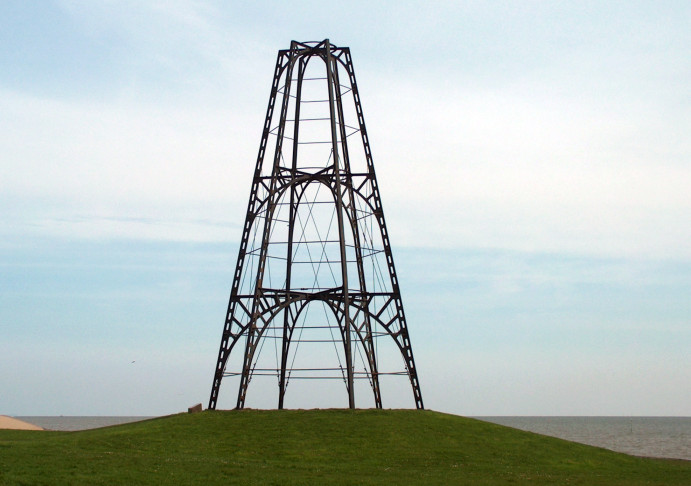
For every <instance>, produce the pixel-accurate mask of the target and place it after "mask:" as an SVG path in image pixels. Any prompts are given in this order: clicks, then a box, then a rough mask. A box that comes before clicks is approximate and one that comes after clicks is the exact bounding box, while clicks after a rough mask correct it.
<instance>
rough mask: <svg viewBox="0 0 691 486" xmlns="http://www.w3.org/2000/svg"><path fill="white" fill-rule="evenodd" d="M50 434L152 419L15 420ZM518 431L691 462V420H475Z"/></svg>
mask: <svg viewBox="0 0 691 486" xmlns="http://www.w3.org/2000/svg"><path fill="white" fill-rule="evenodd" d="M16 418H18V419H20V420H24V421H26V422H29V423H32V424H36V425H39V426H41V427H43V428H44V429H48V430H63V431H75V430H86V429H95V428H99V427H107V426H110V425H119V424H124V423H129V422H137V421H140V420H146V419H149V418H153V417H101V416H95V417H63V416H60V417H16ZM475 418H477V419H480V420H484V421H486V422H493V423H496V424H500V425H506V426H508V427H513V428H515V429H521V430H527V431H530V432H536V433H538V434H543V435H549V436H552V437H559V438H560V439H566V440H570V441H574V442H580V443H582V444H588V445H593V446H597V447H604V448H605V449H610V450H613V451H617V452H624V453H626V454H633V455H636V456H646V457H667V458H675V459H685V460H687V461H691V417H475Z"/></svg>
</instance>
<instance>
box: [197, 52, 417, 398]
mask: <svg viewBox="0 0 691 486" xmlns="http://www.w3.org/2000/svg"><path fill="white" fill-rule="evenodd" d="M312 57H319V58H320V59H321V60H322V61H323V62H324V63H325V65H326V80H327V88H328V94H329V100H328V102H329V112H330V117H329V118H330V124H331V142H330V143H331V144H332V150H331V153H332V156H333V165H330V166H329V165H327V166H326V167H324V169H323V170H322V171H320V172H319V173H316V174H315V173H310V174H307V173H304V172H301V171H300V168H299V165H298V164H297V160H298V139H299V126H300V121H301V120H300V105H301V103H302V101H301V98H300V92H299V90H300V89H301V85H302V79H303V77H304V72H305V69H306V66H307V64H308V63H309V61H310V60H311V59H312ZM296 65H297V71H298V79H297V80H295V81H296V84H297V86H298V88H297V89H298V94H297V97H296V100H297V101H296V103H295V107H294V109H295V120H294V121H295V125H294V127H293V130H294V133H293V141H294V142H293V154H292V158H291V166H290V167H287V166H282V165H281V158H282V155H283V152H282V144H283V139H284V137H285V130H286V116H287V112H288V107H289V101H290V96H291V93H292V91H291V83H292V82H293V71H294V68H295V67H296ZM339 66H341V67H343V68H344V69H345V71H346V73H347V76H348V79H349V81H350V89H349V91H346V92H345V93H348V92H351V93H352V97H353V102H354V104H355V111H356V114H357V118H358V120H357V125H358V127H359V128H358V130H359V132H360V135H361V140H362V144H363V147H364V152H365V160H366V164H367V173H366V174H353V173H352V171H351V169H350V165H349V155H348V141H347V138H348V136H349V135H348V134H346V132H345V126H346V125H345V122H344V119H343V116H344V115H343V99H342V94H344V93H342V89H341V87H342V85H341V84H340V81H339V74H338V73H339V69H338V68H339ZM282 79H284V84H283V86H279V85H280V84H281V80H282ZM345 88H346V89H347V87H345ZM281 90H282V92H281ZM279 93H280V94H281V95H282V103H281V111H280V119H279V124H278V134H274V133H272V132H273V130H272V129H271V123H272V120H273V117H274V110H275V104H276V101H277V98H278V94H279ZM351 128H352V127H351ZM270 135H275V136H276V137H277V139H276V146H275V150H274V153H273V161H272V162H273V164H272V170H271V176H270V177H268V176H263V175H262V168H263V164H264V158H265V153H266V148H267V145H268V138H269V136H270ZM339 135H340V140H339ZM350 135H352V133H351V134H350ZM358 177H363V180H362V182H360V183H359V184H358V185H355V183H354V178H358ZM315 182H317V183H322V184H324V185H326V186H327V187H328V188H329V190H330V192H331V195H332V197H333V198H334V199H335V204H336V216H337V218H338V230H339V241H340V249H341V259H340V262H341V274H342V281H341V283H342V286H341V287H337V288H335V289H331V290H330V291H329V292H327V293H323V292H319V293H312V294H305V293H297V292H293V291H291V289H290V285H291V280H290V274H291V268H292V266H291V263H288V266H287V269H286V274H287V275H286V282H285V287H286V288H285V289H284V290H282V291H281V290H275V289H268V288H265V287H264V286H263V278H264V271H265V266H266V262H267V253H268V245H269V240H270V232H271V228H272V222H273V219H274V214H275V211H276V205H277V203H278V202H279V201H281V200H282V198H283V197H284V194H285V193H286V191H288V190H289V191H290V205H289V208H290V210H289V221H290V223H289V231H288V233H289V243H288V247H287V258H286V261H288V262H292V251H291V248H292V243H293V238H294V231H295V227H294V218H295V214H296V211H297V208H298V206H299V204H301V201H302V198H303V196H304V194H305V191H306V189H307V187H309V186H310V184H312V183H315ZM260 192H262V194H261V195H260ZM357 199H359V200H360V201H364V203H365V204H366V206H367V207H368V208H369V211H367V212H366V213H367V214H366V216H363V217H368V218H370V217H371V218H373V221H376V225H375V226H377V227H379V231H378V233H379V234H380V236H381V246H382V248H381V250H380V251H382V252H383V253H384V255H385V257H386V266H387V268H388V274H389V279H390V285H391V287H390V288H391V290H392V291H391V292H385V293H379V294H377V295H378V296H382V297H386V300H385V302H384V303H383V304H380V303H378V305H374V301H375V300H374V295H375V294H373V293H371V292H368V289H367V288H366V281H365V278H364V270H363V254H362V247H361V238H360V235H359V231H360V230H359V227H358V211H360V212H361V214H362V213H363V212H362V210H361V209H358V208H357V204H356V200H357ZM344 216H345V217H344ZM259 217H263V218H264V221H263V231H262V239H261V247H260V248H259V263H258V268H257V271H256V274H255V275H254V278H253V281H254V286H253V287H250V289H253V290H251V292H252V294H251V295H239V287H240V285H241V282H240V279H241V276H242V275H243V269H244V268H245V266H246V256H247V248H248V244H249V240H250V231H251V230H252V229H253V228H255V227H257V226H256V225H257V224H259V225H261V224H262V221H256V220H257V218H259ZM346 221H347V223H348V226H349V227H350V231H351V232H352V238H353V243H354V247H355V254H356V263H357V282H358V284H357V285H358V287H357V291H351V290H350V288H349V285H348V278H349V274H348V268H347V265H346V261H347V259H346V253H345V231H346V227H347V226H346ZM257 228H258V227H257ZM254 248H255V250H256V249H257V247H254ZM255 250H253V252H254V251H255ZM378 251H379V250H378ZM371 255H372V254H370V255H368V256H371ZM315 276H316V274H315ZM281 299H283V300H281ZM314 300H320V301H322V302H324V303H326V304H327V305H328V306H329V307H330V308H331V309H332V312H333V314H334V317H335V318H336V320H337V321H338V323H339V327H340V328H341V335H342V341H343V345H344V349H345V354H346V360H347V361H348V362H347V371H348V379H347V388H348V395H349V407H351V408H352V407H354V395H353V366H352V355H351V352H350V348H351V345H350V333H351V330H352V332H354V333H355V334H356V335H357V336H358V340H359V341H360V342H361V343H362V344H363V347H364V348H365V350H366V354H367V359H368V364H369V368H370V373H371V374H372V376H373V378H374V379H373V384H372V386H373V391H374V395H375V403H376V405H377V406H378V407H381V397H380V395H379V390H378V383H377V376H378V373H377V369H376V356H375V350H374V347H373V345H372V338H371V336H372V324H374V323H376V325H379V326H381V327H382V328H383V329H384V330H385V331H386V333H387V334H388V335H390V336H391V337H392V338H393V339H394V341H395V342H396V345H397V346H398V347H399V349H400V351H401V353H402V357H403V361H404V364H405V367H406V372H407V374H408V376H409V378H410V381H411V385H412V388H413V395H414V398H415V404H416V407H417V408H423V403H422V395H421V393H420V388H419V382H418V379H417V371H416V368H415V364H414V361H413V355H412V348H411V346H410V339H409V336H408V330H407V323H406V319H405V315H404V313H403V306H402V301H401V297H400V289H399V285H398V280H397V276H396V272H395V267H394V265H393V255H392V252H391V246H390V243H389V237H388V232H387V229H386V224H385V221H384V215H383V210H382V206H381V199H380V196H379V189H378V184H377V181H376V176H375V173H374V166H373V163H372V156H371V150H370V147H369V140H368V137H367V132H366V129H365V125H364V117H363V115H362V107H361V105H360V99H359V92H358V89H357V84H356V82H355V75H354V70H353V67H352V60H351V57H350V50H349V49H348V48H339V47H336V46H333V45H331V44H330V42H329V40H328V39H325V40H324V41H321V42H305V43H301V42H296V41H293V42H291V47H290V49H287V50H281V51H279V53H278V58H277V61H276V68H275V70H274V81H273V84H272V89H271V95H270V97H269V104H268V107H267V114H266V119H265V124H264V130H263V133H262V140H261V144H260V149H259V154H258V156H257V164H256V166H255V176H254V179H253V183H252V189H251V192H250V200H249V203H248V209H247V215H246V219H245V226H244V227H243V236H242V241H241V245H240V250H239V252H238V260H237V264H236V271H235V273H234V278H233V286H232V289H231V296H230V299H229V304H228V310H227V313H226V320H225V324H224V330H223V335H222V339H221V346H220V348H219V355H218V360H217V365H216V369H215V372H214V382H213V386H212V392H211V397H210V400H209V408H212V409H213V408H216V405H217V400H218V391H219V388H220V384H221V380H222V378H223V376H224V375H225V367H226V364H227V360H228V357H229V356H230V352H231V351H232V350H233V348H234V347H235V344H236V343H237V342H238V341H239V340H240V338H241V337H242V336H247V342H246V345H245V355H244V361H243V370H242V378H241V385H240V389H239V391H238V403H237V406H238V408H242V407H244V400H245V395H246V392H247V386H248V384H249V379H250V377H251V374H252V360H253V358H254V355H255V352H256V349H257V343H259V342H260V340H261V339H262V337H263V335H264V332H265V330H266V328H267V326H268V324H269V323H270V322H271V320H272V319H273V318H275V317H276V316H277V315H278V314H279V313H280V312H281V311H282V310H284V311H285V312H284V326H283V327H284V332H283V347H282V349H283V350H282V356H283V358H282V363H281V380H280V382H281V384H280V389H281V392H280V397H279V408H282V406H283V394H284V392H285V378H286V376H285V372H286V363H285V357H286V356H287V352H288V350H289V347H290V343H291V340H292V334H293V332H294V330H295V325H296V323H297V317H298V316H299V315H300V313H301V312H302V311H303V310H304V309H305V308H306V306H307V303H309V302H311V301H314ZM293 304H297V305H298V309H297V313H296V314H295V315H293V314H292V313H291V312H290V311H289V309H290V308H291V306H292V305H293ZM372 305H374V307H373V308H370V306H372ZM387 309H388V310H390V311H391V312H392V314H393V317H392V318H391V319H390V320H388V321H387V320H386V319H382V313H383V312H384V311H386V310H387ZM351 312H354V314H352V316H353V317H352V318H351V317H350V313H351ZM358 316H359V317H358ZM356 318H358V319H361V321H358V322H359V324H357V325H356V323H355V319H356ZM291 321H292V322H291ZM258 323H261V325H259V326H258V325H257V324H258ZM375 383H376V384H375Z"/></svg>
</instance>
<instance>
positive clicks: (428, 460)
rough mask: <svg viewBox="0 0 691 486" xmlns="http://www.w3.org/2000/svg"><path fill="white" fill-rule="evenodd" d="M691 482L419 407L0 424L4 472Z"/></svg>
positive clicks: (163, 479) (651, 466) (68, 477)
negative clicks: (108, 423) (53, 428)
mask: <svg viewBox="0 0 691 486" xmlns="http://www.w3.org/2000/svg"><path fill="white" fill-rule="evenodd" d="M516 483H519V484H520V483H529V484H584V485H585V484H587V485H591V484H597V485H610V484H612V485H615V484H616V485H638V484H640V485H643V484H646V485H651V484H678V485H689V484H691V462H688V461H675V460H661V459H644V458H638V457H632V456H628V455H625V454H619V453H615V452H610V451H607V450H604V449H599V448H596V447H590V446H585V445H581V444H576V443H572V442H567V441H563V440H560V439H554V438H551V437H544V436H541V435H536V434H531V433H529V432H522V431H519V430H514V429H510V428H507V427H502V426H499V425H494V424H489V423H485V422H481V421H478V420H473V419H468V418H463V417H458V416H455V415H446V414H442V413H437V412H431V411H415V410H383V411H382V410H355V411H350V410H305V411H303V410H286V411H259V410H246V411H229V412H204V413H200V414H193V415H188V414H181V415H173V416H170V417H163V418H159V419H154V420H148V421H144V422H138V423H133V424H126V425H119V426H114V427H106V428H102V429H95V430H87V431H81V432H41V431H16V430H3V431H0V484H3V485H4V484H8V485H9V484H12V485H15V484H31V485H35V484H89V485H95V484H108V485H114V484H128V485H130V484H175V485H182V484H281V485H283V484H405V485H408V484H516Z"/></svg>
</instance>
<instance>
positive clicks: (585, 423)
mask: <svg viewBox="0 0 691 486" xmlns="http://www.w3.org/2000/svg"><path fill="white" fill-rule="evenodd" d="M475 418H477V419H480V420H484V421H486V422H493V423H496V424H500V425H506V426H508V427H513V428H514V429H520V430H527V431H529V432H535V433H538V434H542V435H549V436H552V437H558V438H560V439H566V440H570V441H572V442H580V443H582V444H588V445H592V446H596V447H602V448H605V449H610V450H612V451H617V452H624V453H626V454H631V455H634V456H644V457H663V458H673V459H685V460H687V461H691V417H475Z"/></svg>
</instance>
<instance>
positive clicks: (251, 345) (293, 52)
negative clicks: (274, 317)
mask: <svg viewBox="0 0 691 486" xmlns="http://www.w3.org/2000/svg"><path fill="white" fill-rule="evenodd" d="M297 50H298V49H297V43H295V42H293V43H291V48H290V52H289V53H288V60H287V67H286V70H285V73H286V74H285V82H284V92H283V100H282V104H281V113H280V121H279V129H278V135H277V137H276V148H275V151H274V160H273V167H272V174H273V175H274V177H273V178H272V179H271V189H270V190H269V196H268V197H269V204H268V206H267V215H266V220H265V221H264V231H263V235H262V245H261V253H260V255H259V262H258V264H257V278H256V284H255V287H254V293H255V300H254V302H253V304H252V315H251V318H250V319H251V320H250V323H249V325H248V329H247V342H246V346H245V357H244V362H243V367H242V376H241V378H240V387H239V389H238V399H237V408H244V406H245V398H246V396H247V386H248V385H249V380H250V374H251V365H252V360H253V358H254V353H255V351H256V348H257V340H258V338H257V339H255V338H254V334H255V332H256V322H257V318H258V315H257V305H258V300H259V297H260V296H261V292H262V284H263V281H264V270H265V268H266V255H267V250H268V246H269V238H270V234H271V222H272V221H271V219H272V216H273V212H274V210H275V202H276V194H277V184H278V172H279V167H280V161H281V151H282V147H283V135H284V132H285V120H286V117H287V112H288V104H289V100H290V96H289V95H290V84H291V80H292V73H293V66H294V65H295V61H296V59H297ZM274 83H276V81H275V80H274Z"/></svg>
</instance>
